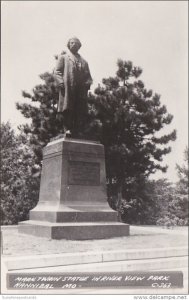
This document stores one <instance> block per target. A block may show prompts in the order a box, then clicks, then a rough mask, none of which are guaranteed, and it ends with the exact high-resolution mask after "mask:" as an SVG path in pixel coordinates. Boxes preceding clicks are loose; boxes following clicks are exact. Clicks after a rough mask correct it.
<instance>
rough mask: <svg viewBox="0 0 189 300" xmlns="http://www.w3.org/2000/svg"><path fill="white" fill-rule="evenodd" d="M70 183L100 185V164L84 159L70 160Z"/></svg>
mask: <svg viewBox="0 0 189 300" xmlns="http://www.w3.org/2000/svg"><path fill="white" fill-rule="evenodd" d="M68 184H70V185H100V164H99V163H93V162H84V161H69V174H68Z"/></svg>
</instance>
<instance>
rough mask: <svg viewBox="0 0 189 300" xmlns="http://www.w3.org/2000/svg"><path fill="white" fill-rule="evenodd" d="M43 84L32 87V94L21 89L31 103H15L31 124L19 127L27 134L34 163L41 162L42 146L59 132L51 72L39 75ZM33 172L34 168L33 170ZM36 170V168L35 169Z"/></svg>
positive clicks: (53, 81) (55, 86)
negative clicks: (33, 155)
mask: <svg viewBox="0 0 189 300" xmlns="http://www.w3.org/2000/svg"><path fill="white" fill-rule="evenodd" d="M40 78H41V79H42V80H43V81H44V84H39V85H37V86H36V87H34V89H33V95H31V94H29V93H28V92H25V91H23V92H22V95H23V97H24V98H26V99H27V100H29V101H30V102H31V103H22V104H20V103H18V102H17V103H16V107H17V109H18V110H20V111H21V113H22V114H23V115H24V117H25V118H27V119H30V120H31V121H32V122H31V125H29V124H25V125H22V126H20V127H19V128H20V129H21V130H22V131H23V132H24V133H25V134H27V136H28V139H29V142H30V145H31V147H32V150H33V152H34V154H35V163H36V164H37V165H40V164H41V160H42V148H43V147H44V146H46V144H47V143H48V142H49V141H50V138H52V137H54V136H56V135H57V134H58V133H60V132H61V128H62V127H61V124H60V123H59V121H58V120H57V119H56V112H57V101H58V87H57V84H56V82H55V80H54V77H53V75H52V74H50V73H48V72H46V73H44V74H42V75H40ZM33 171H34V173H35V170H33ZM37 171H38V170H37Z"/></svg>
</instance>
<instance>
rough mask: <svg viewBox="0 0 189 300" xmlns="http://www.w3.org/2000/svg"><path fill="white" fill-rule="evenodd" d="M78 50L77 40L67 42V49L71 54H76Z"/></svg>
mask: <svg viewBox="0 0 189 300" xmlns="http://www.w3.org/2000/svg"><path fill="white" fill-rule="evenodd" d="M79 48H80V45H79V43H78V41H77V40H75V39H71V40H70V41H69V49H70V51H71V52H72V53H77V52H78V50H79Z"/></svg>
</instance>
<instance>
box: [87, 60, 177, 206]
mask: <svg viewBox="0 0 189 300" xmlns="http://www.w3.org/2000/svg"><path fill="white" fill-rule="evenodd" d="M141 74H142V69H141V68H139V67H135V66H133V64H132V62H130V61H123V60H118V70H117V73H116V76H115V77H109V78H107V79H103V81H102V83H103V84H102V85H99V86H98V88H97V89H96V90H95V94H94V95H92V96H91V100H90V105H91V113H92V114H93V116H94V120H93V123H92V125H93V126H92V129H93V130H90V131H89V132H90V134H91V133H92V134H93V136H94V137H96V138H98V139H99V140H100V141H101V142H102V143H103V144H104V146H105V153H106V167H107V177H108V181H109V182H110V183H112V182H116V185H117V190H118V192H119V193H120V194H122V196H123V197H124V198H126V199H127V200H129V199H130V200H131V199H135V198H136V195H140V190H141V188H142V185H143V182H144V181H145V178H148V176H149V175H150V174H152V173H155V172H156V170H161V171H162V172H166V170H167V166H164V165H162V164H161V162H162V161H163V156H164V155H166V154H168V153H170V151H171V147H169V146H167V144H168V143H169V142H170V141H174V140H175V139H176V131H175V130H174V131H172V132H171V133H170V134H168V135H162V136H161V137H157V135H156V134H157V133H159V131H160V130H161V129H162V128H163V127H164V126H165V125H168V124H170V123H171V121H172V118H173V116H172V115H170V114H169V113H168V112H167V109H166V106H165V105H161V102H160V95H158V94H156V93H153V91H152V90H147V89H146V88H145V86H144V83H143V82H142V81H141V80H139V79H138V77H139V76H140V75H141ZM137 202H138V204H139V202H140V201H139V199H138V200H137ZM127 205H128V204H127Z"/></svg>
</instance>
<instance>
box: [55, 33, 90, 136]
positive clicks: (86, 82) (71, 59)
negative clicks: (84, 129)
mask: <svg viewBox="0 0 189 300" xmlns="http://www.w3.org/2000/svg"><path fill="white" fill-rule="evenodd" d="M67 46H68V49H69V50H68V53H66V52H65V53H63V54H62V55H60V56H59V58H58V62H57V65H56V68H55V70H54V77H55V79H56V81H57V83H58V85H59V102H58V114H57V118H58V119H59V120H60V121H61V122H62V124H63V130H64V133H65V136H68V137H70V136H72V137H77V130H79V128H80V129H81V124H82V121H84V119H85V115H86V114H87V93H88V90H89V89H90V86H91V84H92V78H91V74H90V71H89V66H88V63H87V62H86V61H85V60H84V59H83V58H82V57H81V56H80V54H79V53H78V50H79V49H80V47H81V42H80V40H79V39H78V38H75V37H74V38H71V39H69V41H68V45H67Z"/></svg>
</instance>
